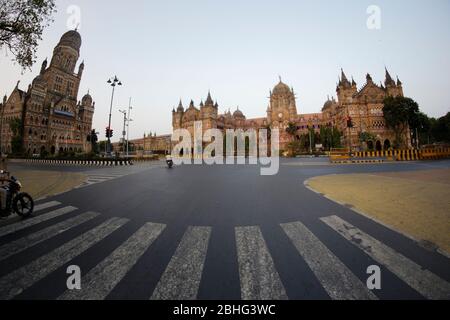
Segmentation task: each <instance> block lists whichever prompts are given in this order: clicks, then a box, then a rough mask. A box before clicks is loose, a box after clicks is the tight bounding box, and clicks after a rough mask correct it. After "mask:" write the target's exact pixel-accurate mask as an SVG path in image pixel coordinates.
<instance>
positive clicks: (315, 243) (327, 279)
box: [281, 222, 377, 300]
mask: <svg viewBox="0 0 450 320" xmlns="http://www.w3.org/2000/svg"><path fill="white" fill-rule="evenodd" d="M281 227H282V228H283V230H284V232H285V233H286V234H287V235H288V237H289V238H290V239H291V241H292V243H293V244H294V246H295V247H296V248H297V250H298V252H299V253H300V255H301V256H302V257H303V258H304V259H305V261H306V263H307V264H308V266H309V267H310V268H311V270H312V271H313V272H314V274H315V275H316V277H317V279H318V280H319V281H320V283H321V284H322V286H323V288H324V289H325V290H326V291H327V293H328V295H329V296H330V297H331V298H332V299H334V300H376V299H377V297H376V296H375V295H374V294H373V293H372V292H371V291H370V290H369V289H367V285H366V284H364V283H362V282H361V281H360V280H359V279H358V277H356V276H355V275H354V274H353V273H352V272H351V271H350V270H349V269H348V268H347V267H346V266H345V265H344V264H343V263H342V262H341V261H340V260H339V259H338V258H337V257H336V256H335V255H334V254H333V253H332V252H331V251H330V250H329V249H328V248H327V247H326V246H325V245H324V244H323V243H322V242H321V241H320V240H319V239H318V238H317V237H316V236H315V235H314V234H313V233H312V232H311V231H310V230H309V229H308V228H307V227H305V226H304V225H303V224H302V223H300V222H294V223H287V224H282V225H281Z"/></svg>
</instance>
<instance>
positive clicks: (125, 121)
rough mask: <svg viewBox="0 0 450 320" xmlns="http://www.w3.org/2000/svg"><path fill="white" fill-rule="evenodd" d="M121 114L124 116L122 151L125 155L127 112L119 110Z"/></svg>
mask: <svg viewBox="0 0 450 320" xmlns="http://www.w3.org/2000/svg"><path fill="white" fill-rule="evenodd" d="M119 112H120V113H122V114H123V130H122V150H123V153H124V154H125V137H126V131H125V128H126V126H127V112H126V111H125V110H119Z"/></svg>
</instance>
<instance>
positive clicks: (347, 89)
mask: <svg viewBox="0 0 450 320" xmlns="http://www.w3.org/2000/svg"><path fill="white" fill-rule="evenodd" d="M336 92H337V96H338V100H339V101H340V102H344V101H345V102H349V101H351V99H352V98H353V96H354V95H355V94H356V93H357V92H358V88H357V86H356V82H355V80H354V79H353V77H352V82H350V81H349V80H348V78H347V76H346V74H345V72H344V69H342V68H341V76H340V77H339V83H338V85H337V88H336Z"/></svg>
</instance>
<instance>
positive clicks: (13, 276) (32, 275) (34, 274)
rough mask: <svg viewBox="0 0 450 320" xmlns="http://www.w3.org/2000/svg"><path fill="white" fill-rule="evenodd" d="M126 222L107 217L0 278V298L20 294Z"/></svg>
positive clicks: (5, 298)
mask: <svg viewBox="0 0 450 320" xmlns="http://www.w3.org/2000/svg"><path fill="white" fill-rule="evenodd" d="M126 222H128V220H127V219H119V218H112V219H109V220H107V221H106V222H104V223H102V224H101V225H99V226H97V227H95V228H94V229H92V230H90V231H88V232H86V233H84V234H82V235H80V236H79V237H77V238H75V239H73V240H71V241H69V242H67V243H66V244H64V245H62V246H61V247H59V248H57V249H55V250H53V251H52V252H50V253H48V254H46V255H44V256H42V257H40V258H38V259H36V260H34V261H33V262H31V263H30V264H28V265H26V266H23V267H21V268H19V269H16V270H15V271H13V272H11V273H9V274H7V275H6V276H4V277H2V278H0V300H9V299H12V298H14V297H15V296H17V295H19V294H21V293H22V292H23V291H24V290H25V289H27V288H29V287H31V286H32V285H33V284H34V283H35V282H37V281H39V280H41V279H43V278H44V277H46V276H48V275H49V274H50V273H52V272H53V271H55V270H57V269H58V268H60V267H61V266H63V265H64V264H66V263H67V262H69V261H71V260H72V259H73V258H75V257H76V256H78V255H80V254H81V253H83V252H84V251H86V250H87V249H89V248H90V247H92V246H93V245H95V244H96V243H97V242H99V241H101V240H103V239H104V238H106V237H107V236H108V235H109V234H111V233H112V232H113V231H115V230H117V229H118V228H120V227H121V226H123V225H124V224H125V223H126Z"/></svg>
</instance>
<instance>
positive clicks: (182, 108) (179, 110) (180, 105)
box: [177, 99, 184, 112]
mask: <svg viewBox="0 0 450 320" xmlns="http://www.w3.org/2000/svg"><path fill="white" fill-rule="evenodd" d="M177 111H178V112H184V107H183V102H182V101H181V99H180V103H179V104H178V109H177Z"/></svg>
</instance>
